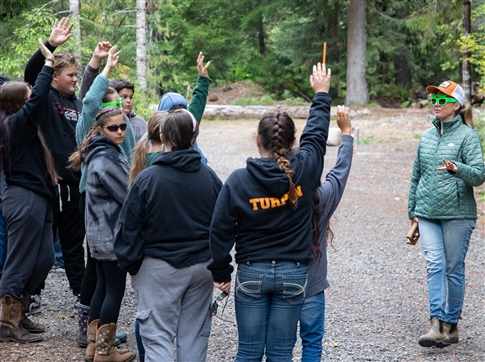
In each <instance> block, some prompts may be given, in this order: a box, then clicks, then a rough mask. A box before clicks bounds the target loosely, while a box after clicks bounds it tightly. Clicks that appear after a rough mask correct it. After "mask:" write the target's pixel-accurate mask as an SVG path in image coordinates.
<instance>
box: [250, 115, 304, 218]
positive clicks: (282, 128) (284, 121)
mask: <svg viewBox="0 0 485 362" xmlns="http://www.w3.org/2000/svg"><path fill="white" fill-rule="evenodd" d="M295 132H296V129H295V123H294V122H293V120H292V119H291V117H290V116H289V115H288V114H287V113H286V112H268V113H266V114H264V115H263V118H262V119H261V120H260V121H259V125H258V135H259V140H260V142H261V145H262V146H263V147H264V148H265V149H266V150H268V151H270V152H271V154H272V156H273V158H274V159H275V161H276V162H277V163H278V166H279V167H280V170H281V171H283V172H284V173H285V175H286V178H287V179H288V184H289V186H288V196H289V198H288V199H289V201H290V204H291V206H292V207H293V208H294V209H296V208H297V207H298V195H297V192H296V187H295V184H294V183H293V176H294V174H295V172H294V171H293V170H292V169H291V163H290V160H289V159H288V155H289V154H290V151H291V147H292V144H293V141H294V140H295Z"/></svg>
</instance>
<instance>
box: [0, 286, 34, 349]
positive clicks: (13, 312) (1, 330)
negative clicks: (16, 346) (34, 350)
mask: <svg viewBox="0 0 485 362" xmlns="http://www.w3.org/2000/svg"><path fill="white" fill-rule="evenodd" d="M1 304H2V313H1V315H0V341H1V342H9V341H11V342H17V343H30V342H39V341H42V337H40V336H38V335H35V334H32V333H29V332H27V331H26V330H25V328H24V327H23V326H22V324H21V320H22V315H23V313H22V306H21V302H20V300H18V299H17V298H14V297H12V296H11V295H4V296H3V297H2V300H1Z"/></svg>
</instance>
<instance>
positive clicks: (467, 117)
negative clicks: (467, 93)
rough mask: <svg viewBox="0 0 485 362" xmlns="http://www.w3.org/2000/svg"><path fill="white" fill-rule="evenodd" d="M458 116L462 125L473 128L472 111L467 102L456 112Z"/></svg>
mask: <svg viewBox="0 0 485 362" xmlns="http://www.w3.org/2000/svg"><path fill="white" fill-rule="evenodd" d="M458 114H459V115H460V116H461V118H462V119H463V123H464V124H466V125H467V126H468V127H470V128H473V111H472V106H471V104H470V103H469V102H465V104H464V105H463V106H462V107H461V108H460V110H459V111H458Z"/></svg>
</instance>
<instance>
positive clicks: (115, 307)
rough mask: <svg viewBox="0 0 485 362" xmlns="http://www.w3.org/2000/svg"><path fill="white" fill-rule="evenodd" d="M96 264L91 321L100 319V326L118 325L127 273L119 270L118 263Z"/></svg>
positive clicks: (90, 313) (99, 261)
mask: <svg viewBox="0 0 485 362" xmlns="http://www.w3.org/2000/svg"><path fill="white" fill-rule="evenodd" d="M94 261H95V263H96V275H97V281H96V291H95V292H94V295H93V299H92V300H91V310H90V311H89V317H90V320H95V319H98V318H99V319H100V321H99V326H102V325H104V324H108V323H116V322H117V321H118V316H119V314H120V306H121V301H122V300H123V296H124V294H125V286H126V272H124V271H121V269H120V268H118V262H117V261H101V260H97V259H94Z"/></svg>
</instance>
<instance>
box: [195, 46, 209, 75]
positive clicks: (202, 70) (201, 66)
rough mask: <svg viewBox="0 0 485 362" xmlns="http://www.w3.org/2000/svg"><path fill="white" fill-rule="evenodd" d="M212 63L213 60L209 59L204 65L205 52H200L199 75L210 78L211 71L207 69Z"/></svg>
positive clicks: (198, 61) (198, 58)
mask: <svg viewBox="0 0 485 362" xmlns="http://www.w3.org/2000/svg"><path fill="white" fill-rule="evenodd" d="M210 64H211V62H210V60H209V61H208V62H207V64H206V65H205V67H204V54H202V52H200V53H199V56H198V57H197V72H198V73H199V75H200V76H201V77H206V78H209V73H208V71H207V68H209V65H210Z"/></svg>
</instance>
